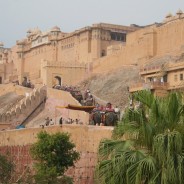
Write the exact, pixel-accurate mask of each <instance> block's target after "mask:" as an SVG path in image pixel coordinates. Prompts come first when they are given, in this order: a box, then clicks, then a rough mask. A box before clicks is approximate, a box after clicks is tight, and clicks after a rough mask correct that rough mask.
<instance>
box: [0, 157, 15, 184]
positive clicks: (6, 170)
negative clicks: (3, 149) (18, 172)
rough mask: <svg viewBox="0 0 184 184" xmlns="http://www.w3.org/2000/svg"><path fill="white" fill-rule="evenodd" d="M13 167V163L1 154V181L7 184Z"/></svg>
mask: <svg viewBox="0 0 184 184" xmlns="http://www.w3.org/2000/svg"><path fill="white" fill-rule="evenodd" d="M13 169H14V165H13V163H12V162H11V161H9V160H8V159H7V157H5V156H3V155H1V154H0V183H3V184H6V183H8V182H9V181H10V178H11V173H12V171H13Z"/></svg>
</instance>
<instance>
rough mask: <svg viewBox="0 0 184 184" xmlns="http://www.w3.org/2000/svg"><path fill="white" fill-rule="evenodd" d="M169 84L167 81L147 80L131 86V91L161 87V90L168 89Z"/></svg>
mask: <svg viewBox="0 0 184 184" xmlns="http://www.w3.org/2000/svg"><path fill="white" fill-rule="evenodd" d="M168 88H169V84H168V83H167V82H147V83H144V82H142V83H136V84H133V85H131V86H130V87H129V91H130V92H131V93H132V92H136V91H141V90H146V89H149V90H155V89H161V90H168Z"/></svg>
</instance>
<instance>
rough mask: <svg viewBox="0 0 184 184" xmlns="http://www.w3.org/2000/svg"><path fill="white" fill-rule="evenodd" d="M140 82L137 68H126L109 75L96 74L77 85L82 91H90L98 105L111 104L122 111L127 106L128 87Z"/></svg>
mask: <svg viewBox="0 0 184 184" xmlns="http://www.w3.org/2000/svg"><path fill="white" fill-rule="evenodd" d="M138 81H140V77H139V67H138V66H126V67H122V68H119V69H118V70H116V71H111V72H109V73H103V74H96V75H94V76H92V77H90V78H89V79H87V80H85V81H83V82H82V83H80V84H79V87H80V89H81V90H82V91H84V90H86V89H90V91H91V93H92V95H93V96H94V97H95V98H96V100H97V101H98V102H99V103H100V104H105V103H107V102H111V103H112V104H113V106H116V105H117V106H118V107H120V108H121V109H123V108H124V107H125V106H127V105H128V101H129V91H128V86H129V85H130V84H132V83H134V82H138Z"/></svg>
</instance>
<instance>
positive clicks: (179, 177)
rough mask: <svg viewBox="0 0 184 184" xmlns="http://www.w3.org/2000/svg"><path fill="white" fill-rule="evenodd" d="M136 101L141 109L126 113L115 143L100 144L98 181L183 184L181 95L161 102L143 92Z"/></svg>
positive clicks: (117, 128) (157, 98)
mask: <svg viewBox="0 0 184 184" xmlns="http://www.w3.org/2000/svg"><path fill="white" fill-rule="evenodd" d="M133 97H134V99H135V100H136V101H138V102H140V103H141V106H140V107H139V108H138V109H134V110H130V109H127V110H126V112H125V115H124V119H123V120H122V122H119V123H118V126H117V127H116V128H115V129H114V131H113V137H112V139H111V140H103V141H102V142H101V143H100V146H99V163H98V166H97V168H96V178H97V179H98V180H97V181H99V183H100V184H103V183H106V184H120V183H125V184H175V183H177V184H182V183H183V181H184V119H183V118H184V105H183V97H182V95H181V94H179V93H171V94H169V95H168V96H167V97H164V98H161V97H155V96H153V95H152V94H151V92H148V91H142V92H137V93H135V94H134V96H133ZM97 183H98V182H97Z"/></svg>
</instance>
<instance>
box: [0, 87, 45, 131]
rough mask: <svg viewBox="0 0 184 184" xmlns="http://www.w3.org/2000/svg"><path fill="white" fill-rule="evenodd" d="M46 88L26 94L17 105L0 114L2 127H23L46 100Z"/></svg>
mask: <svg viewBox="0 0 184 184" xmlns="http://www.w3.org/2000/svg"><path fill="white" fill-rule="evenodd" d="M46 96H47V92H46V87H45V86H43V87H40V88H37V89H34V90H33V91H32V92H30V93H26V95H25V96H24V98H22V99H21V100H20V101H18V102H17V103H16V102H15V103H14V105H13V106H12V107H11V108H9V109H7V110H6V111H3V112H2V113H0V125H1V124H3V125H7V127H8V128H15V127H16V126H17V125H21V124H23V123H24V121H25V120H26V119H27V117H29V116H30V115H31V114H32V113H33V112H34V111H35V109H36V108H38V107H39V106H40V105H41V104H43V103H44V102H45V100H46Z"/></svg>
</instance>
